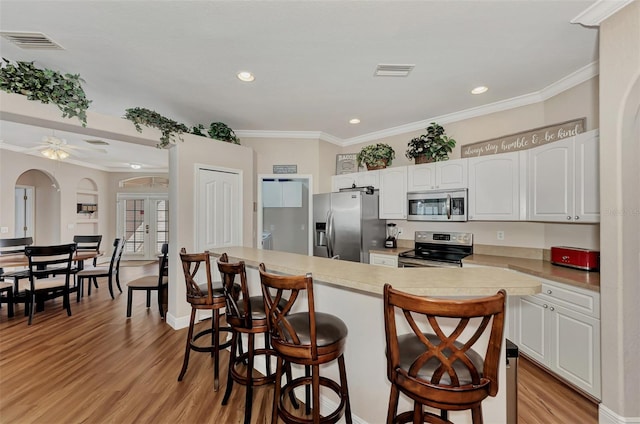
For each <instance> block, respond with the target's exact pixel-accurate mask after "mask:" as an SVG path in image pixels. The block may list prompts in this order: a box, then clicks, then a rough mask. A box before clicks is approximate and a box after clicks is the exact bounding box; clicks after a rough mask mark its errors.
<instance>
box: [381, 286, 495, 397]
mask: <svg viewBox="0 0 640 424" xmlns="http://www.w3.org/2000/svg"><path fill="white" fill-rule="evenodd" d="M505 298H506V292H505V291H504V290H500V291H499V292H498V293H497V294H496V295H493V296H490V297H484V298H479V299H470V300H446V299H433V298H427V297H421V296H414V295H410V294H407V293H403V292H401V291H398V290H395V289H393V288H392V287H391V286H390V285H389V284H386V285H385V287H384V321H385V332H386V339H387V374H388V377H389V380H390V381H392V382H393V381H394V378H395V380H396V381H398V380H400V381H405V382H406V384H407V385H413V386H414V387H416V388H418V387H419V386H420V385H423V386H426V387H429V388H436V389H437V388H438V386H439V387H442V385H445V386H447V387H448V388H456V387H457V388H460V387H462V386H465V385H466V388H470V387H471V386H473V387H474V389H476V388H478V387H484V390H486V391H487V392H488V394H489V395H490V396H495V395H496V394H497V392H498V366H499V360H500V348H501V345H502V337H503V331H504V310H505V306H504V305H505ZM397 310H399V311H400V312H401V314H399V315H401V316H404V318H405V320H406V323H407V324H408V325H409V327H410V328H411V330H412V331H413V333H409V334H410V336H411V337H415V338H417V339H419V340H420V342H422V346H421V347H420V350H421V352H419V354H416V355H415V360H414V361H413V362H412V363H411V364H410V366H407V364H406V363H405V364H402V363H401V352H400V347H399V346H400V344H399V337H401V336H399V335H398V333H397V325H396V311H397ZM440 317H443V318H455V319H457V320H458V321H457V324H456V326H455V329H454V330H453V332H451V334H448V335H447V334H446V332H445V330H444V329H443V328H442V327H441V326H440V323H439V322H438V318H440ZM473 318H478V321H480V323H479V324H478V327H477V329H476V330H475V331H474V332H473V334H472V335H471V336H470V337H468V336H467V335H465V336H464V339H462V338H461V335H462V334H463V332H464V331H465V329H467V325H468V324H469V322H470V321H471V319H473ZM454 322H455V321H454ZM490 322H491V327H490V331H491V332H490V335H489V342H488V345H487V349H486V352H485V355H484V361H482V358H480V360H479V361H478V360H473V359H474V358H472V356H474V355H475V356H477V353H476V352H474V351H471V349H472V347H473V346H474V345H475V344H476V342H477V341H478V340H479V339H480V337H481V336H482V334H483V333H484V331H485V330H486V329H487V327H488V326H489V323H490ZM426 323H428V326H430V327H431V330H427V331H424V328H425V327H428V326H427V325H426ZM420 324H421V325H420ZM469 330H470V329H469ZM429 333H431V335H430V336H427V334H429ZM467 334H468V333H467ZM422 348H423V349H422ZM429 361H431V363H432V364H431V365H430V366H428V368H429V369H434V370H435V371H434V372H433V374H432V375H425V373H424V370H423V367H425V365H427V362H429ZM433 361H437V362H436V365H433ZM474 362H476V363H477V362H480V365H481V368H480V369H478V367H477V366H476V365H475V364H474ZM461 364H463V365H464V366H463V367H461ZM461 369H462V372H461ZM467 370H468V371H467ZM462 373H464V374H465V378H462V377H461V374H462ZM469 376H470V378H471V380H472V383H471V385H468V384H467V382H465V381H464V380H467V379H468V377H469ZM444 381H446V383H445V382H444ZM402 384H405V383H402Z"/></svg>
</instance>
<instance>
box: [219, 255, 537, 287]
mask: <svg viewBox="0 0 640 424" xmlns="http://www.w3.org/2000/svg"><path fill="white" fill-rule="evenodd" d="M209 252H210V254H211V255H212V256H214V257H219V256H220V255H222V253H224V252H226V253H227V255H229V256H230V257H231V258H234V259H239V260H243V261H244V262H245V264H246V265H247V266H248V267H252V268H257V267H258V265H259V264H260V263H261V262H264V264H265V266H266V267H267V270H268V271H270V272H279V273H283V274H288V275H300V274H305V273H307V272H310V273H312V274H313V278H314V279H315V280H318V281H322V282H325V283H329V284H332V285H334V286H338V287H343V288H347V289H353V290H359V291H364V292H368V293H374V294H382V292H383V287H384V285H385V284H386V283H390V284H391V285H393V287H394V288H396V289H398V290H402V291H405V292H407V293H411V294H415V295H418V296H487V295H492V294H495V293H496V292H497V291H498V290H499V289H501V288H504V289H506V290H507V293H508V294H510V295H530V294H535V293H539V292H540V289H541V282H540V281H539V280H537V279H535V278H532V277H529V276H527V275H525V274H522V273H517V272H513V271H511V270H509V269H504V268H498V267H487V268H388V267H382V266H372V265H369V264H361V263H357V262H348V261H336V260H332V259H327V258H318V257H314V256H306V255H298V254H293V253H286V252H278V251H274V250H262V249H254V248H250V247H227V248H216V249H211V250H210V251H209Z"/></svg>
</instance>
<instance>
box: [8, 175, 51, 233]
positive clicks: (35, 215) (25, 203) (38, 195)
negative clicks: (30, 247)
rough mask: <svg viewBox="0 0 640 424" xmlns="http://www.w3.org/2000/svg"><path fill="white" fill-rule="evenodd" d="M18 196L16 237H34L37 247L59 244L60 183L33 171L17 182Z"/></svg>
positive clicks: (19, 178)
mask: <svg viewBox="0 0 640 424" xmlns="http://www.w3.org/2000/svg"><path fill="white" fill-rule="evenodd" d="M15 193H16V196H15V197H16V204H15V214H16V216H15V220H16V221H15V223H16V225H15V228H16V230H15V236H16V237H25V235H27V236H31V237H33V242H34V243H37V244H56V243H59V242H60V184H59V183H58V181H57V180H56V179H55V177H53V176H52V175H51V174H49V173H47V172H46V171H42V170H39V169H30V170H28V171H25V172H23V173H22V174H21V175H20V176H19V177H18V179H17V180H16V184H15ZM25 197H26V199H25Z"/></svg>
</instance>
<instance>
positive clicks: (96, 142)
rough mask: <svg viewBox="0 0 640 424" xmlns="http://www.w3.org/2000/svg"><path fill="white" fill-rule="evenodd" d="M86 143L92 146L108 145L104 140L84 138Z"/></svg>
mask: <svg viewBox="0 0 640 424" xmlns="http://www.w3.org/2000/svg"><path fill="white" fill-rule="evenodd" d="M85 142H86V143H89V144H93V145H94V146H108V145H109V143H107V142H106V141H104V140H85Z"/></svg>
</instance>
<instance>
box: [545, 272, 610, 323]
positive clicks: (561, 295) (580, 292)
mask: <svg viewBox="0 0 640 424" xmlns="http://www.w3.org/2000/svg"><path fill="white" fill-rule="evenodd" d="M540 295H541V296H543V297H546V298H547V299H548V300H550V301H551V302H554V303H556V304H558V305H562V306H564V307H567V308H569V309H571V310H574V311H576V312H580V313H583V314H585V315H588V316H590V317H594V318H600V293H598V292H593V291H591V290H585V289H581V288H578V287H572V286H568V285H566V284H562V283H557V282H555V281H549V280H542V290H541V291H540Z"/></svg>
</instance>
